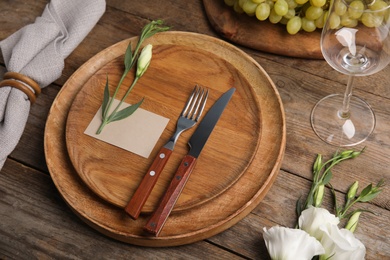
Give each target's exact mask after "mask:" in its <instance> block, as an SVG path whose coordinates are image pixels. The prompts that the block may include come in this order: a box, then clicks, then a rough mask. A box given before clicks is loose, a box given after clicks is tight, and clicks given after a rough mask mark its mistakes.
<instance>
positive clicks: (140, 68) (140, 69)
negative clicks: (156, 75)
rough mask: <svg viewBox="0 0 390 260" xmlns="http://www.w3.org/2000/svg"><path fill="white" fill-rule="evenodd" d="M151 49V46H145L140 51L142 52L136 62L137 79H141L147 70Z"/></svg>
mask: <svg viewBox="0 0 390 260" xmlns="http://www.w3.org/2000/svg"><path fill="white" fill-rule="evenodd" d="M152 49H153V46H152V45H151V44H148V45H146V46H145V47H144V48H143V49H142V52H141V54H140V55H139V58H138V62H137V73H136V77H137V78H140V77H142V75H143V74H144V73H145V71H146V70H147V69H148V67H149V64H150V61H151V59H152Z"/></svg>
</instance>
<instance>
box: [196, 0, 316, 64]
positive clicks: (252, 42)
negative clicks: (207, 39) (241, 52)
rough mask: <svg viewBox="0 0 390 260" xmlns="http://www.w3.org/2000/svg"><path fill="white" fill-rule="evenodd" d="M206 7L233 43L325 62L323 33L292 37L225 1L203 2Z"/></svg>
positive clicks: (282, 28)
mask: <svg viewBox="0 0 390 260" xmlns="http://www.w3.org/2000/svg"><path fill="white" fill-rule="evenodd" d="M203 4H204V7H205V10H206V14H207V17H208V19H209V21H210V24H211V25H212V26H213V28H214V29H215V30H216V31H217V32H218V33H219V34H220V35H221V36H222V37H224V38H225V39H227V40H229V41H232V42H234V43H237V44H240V45H243V46H246V47H250V48H253V49H256V50H261V51H265V52H269V53H274V54H280V55H284V56H290V57H298V58H310V59H323V56H322V53H321V48H320V38H321V31H320V30H316V31H314V32H311V33H307V32H304V31H301V32H299V33H297V34H295V35H290V34H288V33H287V31H286V26H285V25H282V24H272V23H270V22H269V21H268V20H267V21H259V20H257V19H256V18H255V17H252V16H248V15H246V14H245V13H244V14H238V13H236V12H234V10H233V8H232V7H229V6H227V5H226V4H225V3H224V1H223V0H213V1H209V0H203Z"/></svg>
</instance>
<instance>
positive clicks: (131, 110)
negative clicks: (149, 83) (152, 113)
mask: <svg viewBox="0 0 390 260" xmlns="http://www.w3.org/2000/svg"><path fill="white" fill-rule="evenodd" d="M143 101H144V99H142V100H141V101H139V102H138V103H136V104H134V105H131V106H128V107H126V108H124V109H122V110H120V111H118V112H116V113H115V114H114V115H113V117H112V118H110V122H114V121H118V120H122V119H124V118H126V117H128V116H130V115H131V114H133V113H134V112H135V111H136V110H137V109H138V107H139V106H140V105H141V104H142V102H143Z"/></svg>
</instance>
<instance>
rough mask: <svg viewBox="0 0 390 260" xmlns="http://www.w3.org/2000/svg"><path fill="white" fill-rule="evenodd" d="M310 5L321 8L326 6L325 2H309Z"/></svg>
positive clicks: (316, 0)
mask: <svg viewBox="0 0 390 260" xmlns="http://www.w3.org/2000/svg"><path fill="white" fill-rule="evenodd" d="M310 4H311V5H312V6H316V7H322V6H324V5H325V4H326V0H310Z"/></svg>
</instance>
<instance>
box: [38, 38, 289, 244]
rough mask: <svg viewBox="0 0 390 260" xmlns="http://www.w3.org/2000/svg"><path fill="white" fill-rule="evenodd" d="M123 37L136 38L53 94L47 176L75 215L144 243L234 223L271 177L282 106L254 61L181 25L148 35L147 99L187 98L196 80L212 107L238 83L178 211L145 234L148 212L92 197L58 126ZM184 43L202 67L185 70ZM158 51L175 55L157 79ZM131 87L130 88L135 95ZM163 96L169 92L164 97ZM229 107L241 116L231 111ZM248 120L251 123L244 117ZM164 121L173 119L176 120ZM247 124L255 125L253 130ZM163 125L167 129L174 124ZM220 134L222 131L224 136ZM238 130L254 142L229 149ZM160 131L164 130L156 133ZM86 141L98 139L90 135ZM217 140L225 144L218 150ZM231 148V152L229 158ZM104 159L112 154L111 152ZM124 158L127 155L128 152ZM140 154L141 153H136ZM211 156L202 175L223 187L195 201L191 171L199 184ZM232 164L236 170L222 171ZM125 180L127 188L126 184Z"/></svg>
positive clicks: (111, 63) (280, 141)
mask: <svg viewBox="0 0 390 260" xmlns="http://www.w3.org/2000/svg"><path fill="white" fill-rule="evenodd" d="M129 41H135V39H130V40H125V41H122V42H120V43H118V44H116V45H114V46H112V47H110V48H108V49H106V50H104V51H102V52H101V53H99V54H97V55H96V56H95V57H93V58H92V59H91V60H89V61H88V62H86V63H85V64H84V65H83V66H82V67H80V69H79V70H77V71H76V72H75V73H74V74H73V75H72V76H71V77H70V78H69V80H68V81H67V82H66V83H65V85H64V86H63V88H62V89H61V91H60V93H59V94H58V96H57V98H56V99H55V101H54V103H53V105H52V108H51V110H50V113H49V116H48V120H47V124H46V130H45V154H46V159H47V165H48V168H49V170H50V173H51V176H52V178H53V181H54V183H55V185H56V186H57V188H58V190H59V192H60V193H61V195H62V196H63V198H64V199H65V201H66V202H67V203H68V205H69V206H70V207H71V208H72V209H73V210H74V212H75V213H76V214H77V215H78V216H80V217H81V218H82V219H83V220H84V221H85V222H86V223H88V224H89V225H91V226H92V227H93V228H95V229H97V230H98V231H100V232H102V233H104V234H106V235H108V236H111V237H113V238H116V239H119V240H121V241H125V242H128V243H132V244H136V245H144V246H173V245H181V244H187V243H191V242H194V241H198V240H201V239H205V238H207V237H210V236H212V235H214V234H217V233H219V232H221V231H223V230H225V229H227V228H229V227H230V226H232V225H233V224H235V223H236V222H238V221H239V220H240V219H242V218H243V217H244V216H246V215H247V214H248V213H249V212H250V211H251V210H252V209H253V208H254V207H256V206H257V205H258V203H259V202H260V201H261V199H262V198H263V197H264V196H265V194H266V193H267V191H268V190H269V188H270V187H271V185H272V183H273V181H274V179H275V178H276V176H277V173H278V171H279V167H280V164H281V160H282V157H283V154H284V149H285V141H286V140H285V138H286V129H285V118H284V111H283V106H282V103H281V100H280V97H279V94H278V92H277V90H276V88H275V86H274V84H273V83H272V81H271V80H270V78H269V77H268V75H267V74H266V72H265V71H264V70H263V69H262V68H261V67H260V66H259V65H258V63H257V62H256V61H254V60H253V59H252V58H250V57H249V56H248V55H246V54H245V53H244V52H242V51H241V50H239V49H237V48H235V47H234V46H232V45H230V44H228V43H226V42H224V41H221V40H218V39H216V38H212V37H209V36H205V35H200V34H195V33H185V32H166V33H160V34H157V35H155V36H153V38H151V39H150V42H151V43H153V44H155V45H156V48H155V51H156V54H155V56H154V58H153V60H152V64H151V67H150V68H149V69H150V71H148V72H147V73H149V74H151V75H150V76H151V78H150V79H149V80H152V78H153V77H156V78H157V79H158V81H159V82H160V86H161V89H160V90H158V88H157V86H156V89H155V91H156V92H157V93H158V95H157V96H155V97H154V99H153V100H151V101H153V102H152V103H151V104H159V101H158V100H160V98H161V99H162V100H170V101H171V102H179V103H182V102H184V100H185V99H186V98H187V95H188V91H190V89H192V87H193V85H194V83H199V84H202V85H205V86H208V87H210V88H211V92H210V93H213V94H212V96H211V102H209V104H208V106H211V105H212V103H213V101H214V100H215V99H216V98H218V97H219V96H220V94H222V92H224V91H225V90H227V89H229V88H230V87H231V86H233V85H234V87H236V88H237V91H236V93H235V94H234V97H233V99H232V101H231V103H229V105H228V107H227V110H226V111H225V112H224V114H223V116H222V117H221V121H220V122H218V124H217V127H216V129H215V132H213V134H212V136H211V137H210V139H209V141H208V143H207V145H206V147H205V149H204V151H203V153H202V154H201V156H200V158H199V162H198V166H199V167H198V166H197V168H196V169H195V171H194V173H193V175H192V176H191V178H190V180H189V182H188V184H187V185H188V187H187V186H186V188H185V190H184V191H183V192H184V193H183V194H185V197H187V198H184V200H182V205H184V206H183V208H182V210H180V211H177V212H173V213H172V214H171V216H170V217H169V219H168V220H167V222H166V224H165V226H164V228H163V230H162V232H161V234H160V236H159V237H150V236H148V235H147V234H145V233H144V232H143V226H144V225H145V224H146V221H147V219H148V216H149V214H147V213H146V214H141V216H140V218H139V219H138V220H136V221H134V220H132V219H131V218H130V217H128V216H127V214H126V213H125V212H124V211H123V209H121V208H120V207H117V206H115V205H113V204H112V202H108V201H107V198H104V199H102V196H97V195H96V190H92V189H90V187H89V185H86V184H85V182H84V181H85V180H84V179H83V178H80V174H78V173H77V171H76V169H75V168H74V167H73V164H72V162H71V159H70V156H69V153H68V149H67V146H66V130H65V129H66V126H67V124H69V122H67V118H68V115H69V116H70V115H71V114H70V113H69V112H70V111H71V110H72V109H75V108H74V107H73V105H72V102H75V103H74V106H77V102H76V100H77V99H78V98H80V96H79V95H82V94H81V93H83V87H86V88H88V87H89V84H90V83H91V82H93V81H95V80H96V79H98V80H99V79H101V77H102V76H103V75H101V74H102V73H105V71H107V69H109V68H115V67H116V66H117V61H118V60H120V59H121V57H122V56H123V54H124V52H125V49H126V47H127V44H128V43H129ZM172 50H175V51H178V54H180V55H179V56H180V57H176V56H175V52H172V53H171V54H170V55H173V56H172V57H171V58H166V57H167V56H170V55H163V53H164V51H168V52H170V51H172ZM184 50H187V51H188V54H187V55H188V56H189V57H192V58H194V59H195V60H197V61H198V62H200V63H202V62H203V61H204V60H207V61H208V62H209V64H208V67H204V66H203V67H202V66H201V67H199V66H195V68H192V69H189V67H188V66H187V65H185V64H183V61H188V60H187V58H188V57H185V55H184V52H183V51H184ZM193 51H195V53H198V54H197V55H201V56H199V58H198V59H196V58H195V57H193V56H192V55H193ZM183 55H184V56H183ZM158 57H160V58H162V59H163V57H165V59H166V61H170V62H173V61H175V64H170V65H169V66H166V68H165V69H166V70H169V69H171V70H172V72H173V73H174V74H172V75H170V76H169V77H166V76H167V74H169V72H164V73H166V74H165V76H164V77H161V78H160V77H159V76H158V75H159V74H158V73H157V72H161V71H153V66H157V65H158V64H159V61H158V60H159V59H158ZM173 57H176V58H173ZM222 61H223V62H222ZM154 62H155V63H154ZM161 62H162V61H161ZM203 65H204V64H203ZM157 67H158V68H161V67H159V66H157ZM155 68H156V67H155ZM180 68H181V69H180ZM216 68H219V69H216ZM161 73H162V72H161ZM145 75H146V74H145ZM152 76H153V77H152ZM199 76H200V77H199ZM103 82H104V81H103ZM99 83H102V82H99ZM149 83H151V82H149V81H148V79H147V78H146V79H145V82H144V83H143V84H145V85H144V86H141V85H138V86H137V88H138V89H139V90H140V91H141V89H142V88H145V89H146V88H147V87H148V86H152V85H153V84H150V85H149ZM227 83H229V84H227ZM140 84H141V81H140ZM172 84H173V85H174V86H178V85H180V86H183V91H182V93H181V92H177V88H176V87H175V88H172ZM97 85H99V84H97ZM145 91H146V90H145ZM172 91H173V92H174V93H177V99H178V100H180V101H174V99H172V98H169V97H172V96H173V94H172V93H171V92H172ZM94 92H97V91H92V92H89V94H90V95H91V103H93V101H92V100H93V99H95V98H96V99H98V97H97V96H99V94H95V93H94ZM135 94H136V93H135V92H134V96H135ZM95 95H96V96H95ZM148 97H149V96H147V99H148ZM150 97H152V96H150ZM167 97H168V99H166V98H167ZM244 101H246V102H247V103H245V102H244ZM243 102H244V104H243ZM85 104H86V103H85ZM166 106H167V107H168V109H167V111H171V110H172V111H173V112H169V113H168V114H167V116H168V117H171V116H173V114H175V111H176V110H175V109H173V108H172V107H170V106H169V102H168V104H167V105H166ZM181 106H182V105H180V107H181ZM151 107H152V106H151ZM148 108H149V107H148ZM179 110H181V109H179ZM243 111H246V112H245V113H244V112H243ZM235 112H236V113H238V114H239V115H240V117H236V116H235V115H234V114H235ZM176 117H177V115H175V116H174V117H173V119H174V120H171V121H175V119H176ZM69 118H71V117H69ZM260 119H261V120H260ZM69 120H72V119H69ZM81 121H83V120H81ZM249 121H253V122H254V123H251V124H249V123H248V122H249ZM170 124H175V122H172V123H170ZM254 126H256V127H257V129H254ZM68 127H69V125H68ZM170 127H171V129H172V127H173V126H170ZM242 127H244V128H246V127H247V128H249V129H251V131H252V134H253V136H249V135H246V134H244V135H243V134H241V133H246V131H243V130H238V129H239V128H242ZM170 131H171V130H169V129H167V131H166V132H167V133H164V135H166V136H169V135H170ZM225 132H227V133H225ZM235 133H238V135H235ZM190 134H191V132H188V133H187V136H183V137H181V138H182V139H183V140H182V141H181V142H182V143H179V144H178V146H177V147H178V150H175V153H177V154H179V158H181V157H180V155H183V154H185V152H186V151H187V148H186V147H185V145H184V143H185V141H186V139H187V138H188V137H189V135H190ZM226 136H229V138H227V139H226ZM243 137H244V138H248V140H249V141H255V142H256V144H249V142H248V140H243V141H244V142H247V144H248V151H245V150H242V153H241V154H240V153H237V152H235V151H234V150H235V149H236V147H235V146H236V145H238V146H239V145H240V144H239V142H240V141H242V140H240V139H242V138H243ZM164 138H166V137H165V136H164V137H162V138H161V139H164ZM229 139H232V140H229ZM164 141H165V140H164ZM164 141H163V140H162V141H161V142H164ZM93 142H96V143H102V142H98V141H97V140H94V141H93ZM93 142H92V143H93ZM224 143H226V144H224ZM92 145H96V144H94V143H93V144H92ZM100 145H103V144H100ZM221 145H222V146H221ZM224 145H227V146H230V147H227V146H224ZM179 147H180V148H179ZM221 147H224V148H226V149H224V150H221V149H220V148H221ZM110 149H113V148H112V147H111V148H110ZM240 149H241V148H240ZM115 152H117V151H115ZM118 152H119V151H118ZM98 153H100V152H98ZM127 154H128V152H127ZM231 154H233V155H234V156H233V158H231V159H229V156H231ZM248 154H249V155H248ZM99 155H100V154H99ZM105 156H106V155H105ZM240 156H241V157H240ZM97 158H98V157H97ZM241 158H242V159H241ZM109 159H110V160H111V158H109ZM172 159H175V158H172ZM97 160H99V159H97ZM101 160H105V161H107V164H110V162H112V161H109V160H108V159H107V158H105V157H103V158H101ZM124 160H125V161H127V159H124ZM201 160H202V161H201ZM230 160H233V161H234V163H233V164H231V161H230ZM140 161H142V160H141V159H140ZM143 161H145V162H140V163H144V167H146V166H147V165H148V162H150V160H149V159H143ZM130 162H131V160H130ZM215 162H217V165H218V167H215V168H210V169H212V170H213V171H212V172H209V175H217V176H219V178H220V179H219V180H220V181H221V182H222V183H224V184H223V185H222V186H224V187H222V188H220V189H219V191H218V192H217V193H213V191H212V192H211V195H210V194H206V196H210V197H211V199H208V198H206V199H204V198H201V200H203V201H202V203H201V204H199V203H198V202H192V201H194V199H193V198H192V196H194V197H197V196H199V195H198V194H199V193H196V192H194V191H191V186H190V185H195V183H196V182H195V179H194V178H196V176H197V175H198V176H202V175H203V178H207V179H205V180H203V182H201V181H200V180H199V181H200V183H202V185H203V184H204V183H206V182H208V178H209V177H210V176H209V175H204V173H202V168H204V169H206V168H207V167H209V166H207V165H209V164H213V163H215ZM174 164H175V161H174V160H173V162H172V166H171V170H172V169H174ZM225 165H226V166H227V168H225ZM129 167H130V168H131V167H134V165H132V164H131V163H130V164H129ZM231 170H235V171H237V172H235V173H234V174H231V173H228V171H231ZM168 172H169V170H167V171H166V174H167V175H168V174H169V173H168ZM139 174H140V175H141V176H139V177H137V178H138V180H139V179H140V178H141V177H142V174H143V173H141V172H139ZM134 176H135V175H134ZM225 176H233V177H229V178H230V179H228V180H227V181H226V180H225V179H224V178H225ZM168 179H169V178H167V179H166V181H168ZM135 182H136V180H135ZM191 182H193V184H191ZM200 183H199V184H198V185H200ZM125 186H126V188H127V185H125ZM133 187H134V185H133ZM187 188H188V189H187ZM195 188H197V189H201V188H202V187H199V186H198V187H195V186H194V187H193V188H192V189H195ZM130 192H131V191H130ZM208 192H210V191H208ZM192 194H194V195H192ZM216 194H217V195H218V196H217V195H216ZM187 201H190V202H187ZM188 205H190V206H188Z"/></svg>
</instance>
